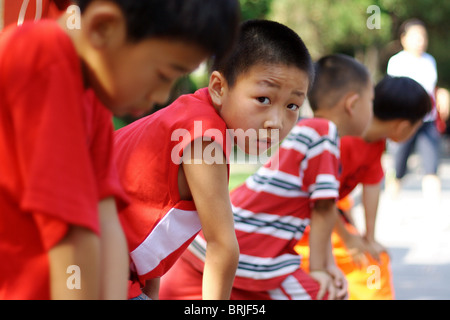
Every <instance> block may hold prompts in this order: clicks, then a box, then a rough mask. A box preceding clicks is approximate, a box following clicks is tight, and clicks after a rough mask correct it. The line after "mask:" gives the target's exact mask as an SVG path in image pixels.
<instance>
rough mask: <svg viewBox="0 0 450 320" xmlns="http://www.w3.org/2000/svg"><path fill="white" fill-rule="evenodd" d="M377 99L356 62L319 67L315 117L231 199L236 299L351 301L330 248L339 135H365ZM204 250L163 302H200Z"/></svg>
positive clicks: (195, 251)
mask: <svg viewBox="0 0 450 320" xmlns="http://www.w3.org/2000/svg"><path fill="white" fill-rule="evenodd" d="M324 92H326V93H327V94H326V95H325V94H324ZM372 98H373V86H372V82H371V80H370V77H369V73H368V71H367V69H366V68H365V67H364V66H363V65H361V64H360V63H358V62H357V61H356V60H354V59H352V58H350V57H347V56H343V55H332V56H328V57H324V58H323V59H321V60H320V61H319V62H318V63H317V64H316V80H315V82H314V85H313V86H312V89H311V92H310V94H309V100H310V104H311V107H312V109H313V110H314V111H315V116H316V117H315V118H313V119H303V120H300V121H299V122H298V123H297V125H296V126H295V127H294V128H293V130H292V131H291V132H290V134H289V135H288V137H287V138H286V139H285V140H284V141H283V143H282V144H281V147H280V149H279V151H278V153H277V154H275V155H274V156H273V157H272V158H271V160H270V161H269V162H268V163H267V164H266V165H264V166H263V167H261V168H260V169H259V170H258V171H257V172H256V173H255V174H253V175H252V176H251V177H249V178H248V179H247V180H246V182H245V183H244V184H243V185H241V186H239V187H238V188H236V189H234V190H233V191H232V192H231V202H232V205H233V213H234V222H235V228H236V235H237V239H238V242H239V247H240V252H241V254H240V257H239V265H238V268H237V272H236V280H235V282H234V284H233V290H232V293H231V298H232V299H274V300H278V299H280V300H281V299H321V298H323V297H328V298H329V299H342V298H344V297H345V296H346V291H347V289H346V288H347V287H346V282H345V279H344V277H343V275H342V274H341V273H340V272H339V270H338V269H337V267H336V265H335V263H334V259H333V257H332V254H331V243H330V235H331V230H332V228H333V225H334V223H335V220H336V218H337V208H336V205H335V200H336V199H337V198H338V187H339V182H338V176H339V134H341V135H361V134H362V133H363V132H364V130H365V129H366V127H367V124H368V123H369V121H370V118H371V115H372ZM338 133H339V134H338ZM309 224H311V237H310V246H311V252H312V254H311V257H310V266H311V267H310V273H309V274H308V273H307V272H305V271H303V270H302V269H300V256H299V255H298V254H296V253H295V251H294V246H295V244H296V243H297V241H298V240H299V239H300V238H301V237H302V235H303V232H304V230H305V228H306V226H308V225H309ZM204 250H205V241H204V239H203V238H202V237H200V236H199V237H197V238H196V239H195V240H194V242H193V243H192V245H191V246H190V247H189V250H188V251H187V252H186V254H185V255H184V256H183V257H182V259H180V260H179V262H178V263H177V265H176V266H174V268H173V271H172V270H171V272H170V273H168V274H167V277H165V278H164V279H163V282H162V283H163V288H162V289H164V291H165V295H164V298H168V299H196V298H198V295H199V292H201V290H200V289H201V288H200V287H199V285H198V283H199V282H198V277H199V274H201V272H202V265H203V261H204ZM175 283H177V285H176V286H175ZM326 293H327V295H326Z"/></svg>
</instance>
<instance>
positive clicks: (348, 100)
mask: <svg viewBox="0 0 450 320" xmlns="http://www.w3.org/2000/svg"><path fill="white" fill-rule="evenodd" d="M359 97H360V96H359V93H357V92H354V91H352V92H349V93H347V94H346V95H345V96H344V109H345V112H347V113H348V114H349V115H350V116H353V114H354V109H355V108H354V107H355V103H356V101H358V99H359Z"/></svg>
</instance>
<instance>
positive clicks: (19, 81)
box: [0, 0, 239, 299]
mask: <svg viewBox="0 0 450 320" xmlns="http://www.w3.org/2000/svg"><path fill="white" fill-rule="evenodd" d="M77 4H78V5H79V7H80V11H81V29H77V28H75V29H71V28H68V26H67V23H66V21H67V18H68V16H67V15H65V16H62V17H61V19H59V21H44V20H42V21H39V22H31V23H30V22H25V23H24V24H23V25H22V26H20V27H15V26H11V27H9V28H6V29H5V30H3V31H2V33H1V34H0V88H1V95H0V163H1V164H2V174H1V175H0V208H1V210H0V243H1V244H0V259H1V261H2V263H1V264H0V299H49V298H53V299H71V298H79V299H97V298H113V299H120V298H126V293H127V284H128V275H129V272H128V270H129V259H128V255H127V253H128V251H127V244H126V239H125V236H124V233H123V230H122V229H121V225H120V222H119V220H118V216H117V208H116V201H117V202H118V203H119V204H122V205H121V207H123V204H125V203H126V202H127V197H126V196H125V195H124V192H123V190H122V188H121V186H120V183H119V180H118V178H117V172H116V171H115V166H114V164H113V159H112V158H113V157H112V153H113V128H112V123H111V116H112V113H114V114H116V115H123V114H125V113H143V112H146V111H148V109H150V108H151V106H152V104H153V103H155V102H161V103H162V102H164V101H165V99H166V97H167V96H168V95H169V91H170V87H171V86H172V84H173V82H174V81H175V79H176V78H178V77H179V76H181V75H182V74H184V73H186V72H189V71H192V70H194V69H195V68H196V67H197V66H198V65H199V64H200V63H201V62H202V61H203V60H204V59H206V58H207V57H208V56H209V55H217V56H221V55H223V54H224V53H225V52H226V51H227V49H228V48H229V47H231V45H232V43H233V42H234V37H235V32H234V30H237V27H238V19H239V10H238V2H237V1H230V0H222V1H217V0H211V1H204V0H153V1H141V0H109V1H96V0H79V1H77ZM105 106H106V108H105ZM108 109H109V110H108ZM71 266H77V267H78V269H76V270H79V272H78V273H77V274H74V276H75V277H77V276H78V278H79V279H78V280H77V285H75V289H74V288H71V286H68V285H67V281H68V278H69V277H70V274H68V273H67V272H68V271H70V270H71V269H70V270H69V267H71ZM78 285H79V286H80V287H78ZM78 288H79V289H78Z"/></svg>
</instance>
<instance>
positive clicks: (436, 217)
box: [354, 159, 450, 300]
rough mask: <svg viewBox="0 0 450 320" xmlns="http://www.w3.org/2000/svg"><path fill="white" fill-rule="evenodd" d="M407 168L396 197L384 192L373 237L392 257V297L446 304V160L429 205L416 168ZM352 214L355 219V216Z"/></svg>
mask: <svg viewBox="0 0 450 320" xmlns="http://www.w3.org/2000/svg"><path fill="white" fill-rule="evenodd" d="M387 160H388V161H389V159H387ZM413 160H414V159H413ZM413 162H414V161H413ZM411 169H412V173H410V174H408V175H407V176H406V177H405V180H404V185H403V187H402V190H401V191H400V193H399V194H398V196H397V197H396V198H392V197H391V196H390V195H388V194H387V193H386V192H384V191H383V194H382V196H381V199H380V206H379V211H378V219H377V225H376V237H377V239H378V241H379V242H380V243H382V244H383V245H385V246H386V247H387V248H388V250H389V253H390V255H391V258H392V272H393V281H394V287H395V290H396V298H397V299H406V300H410V299H426V300H428V299H439V300H440V299H445V300H447V299H450V159H443V161H442V164H441V166H440V169H439V175H440V177H441V181H442V195H441V199H440V201H438V202H437V203H434V204H433V203H430V202H429V201H426V200H425V199H424V197H423V196H422V192H421V177H422V175H421V174H420V170H419V169H418V166H416V167H414V166H413V167H412V168H411ZM354 214H355V216H356V220H358V219H357V218H358V212H357V211H356V212H355V213H354ZM359 216H360V217H361V216H362V212H360V213H359ZM361 223H362V220H359V223H358V222H357V224H359V226H360V227H361V225H362V224H361Z"/></svg>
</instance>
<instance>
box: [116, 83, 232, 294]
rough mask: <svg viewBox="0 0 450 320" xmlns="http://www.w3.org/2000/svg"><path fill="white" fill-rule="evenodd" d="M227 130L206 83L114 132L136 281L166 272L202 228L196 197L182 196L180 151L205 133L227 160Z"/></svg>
mask: <svg viewBox="0 0 450 320" xmlns="http://www.w3.org/2000/svg"><path fill="white" fill-rule="evenodd" d="M226 129H227V127H226V124H225V122H224V120H223V119H222V118H221V117H220V116H219V115H218V113H217V112H216V110H215V109H214V107H213V105H212V102H211V98H210V96H209V93H208V90H207V88H204V89H200V90H198V91H197V92H196V93H195V94H190V95H183V96H181V97H180V98H178V99H177V100H176V101H175V102H174V103H173V104H171V105H170V106H168V107H166V108H164V109H162V110H160V111H158V112H156V113H154V114H152V115H150V116H148V117H145V118H142V119H140V120H138V121H136V122H134V123H132V124H130V125H128V126H126V127H124V128H122V129H120V130H118V131H116V134H115V139H114V142H115V148H116V162H117V166H118V169H119V174H120V178H121V180H122V183H123V185H124V187H125V189H126V190H127V192H128V194H129V195H130V198H131V201H130V202H131V203H130V205H129V206H128V207H127V208H126V209H125V210H123V211H122V212H121V213H120V219H121V222H122V226H123V228H124V230H125V234H126V236H127V240H128V246H129V250H130V257H131V262H132V271H134V272H133V275H136V276H137V277H138V278H139V280H140V282H144V280H148V279H152V278H155V277H160V276H162V275H163V274H165V273H166V272H167V270H168V269H169V268H170V267H171V266H172V265H173V263H174V262H175V261H176V260H177V259H178V257H179V256H180V255H181V253H182V252H183V251H184V250H185V249H186V247H187V246H188V245H189V244H190V243H191V242H192V240H193V238H194V237H195V236H196V235H197V233H198V232H199V231H200V229H201V224H200V219H199V217H198V213H197V210H196V208H195V204H194V201H185V200H181V199H180V195H179V191H178V170H179V167H180V163H181V156H182V154H183V152H184V150H185V148H186V147H188V146H189V145H190V144H191V142H193V141H199V140H197V139H199V138H203V139H204V141H211V140H214V141H215V142H216V143H217V144H218V145H219V146H220V148H221V150H217V151H218V152H217V153H216V154H218V155H220V158H221V159H222V154H224V155H225V157H227V159H228V155H229V153H230V149H229V147H230V143H231V142H230V141H229V135H228V132H227V131H226ZM199 146H200V148H201V142H200V144H199ZM195 149H196V144H195V143H194V152H197V151H196V150H195ZM200 152H201V149H200ZM204 155H205V153H204ZM136 284H138V282H137V281H136V282H135V285H136ZM135 285H133V286H132V288H131V291H130V297H132V296H133V294H135V293H136V291H135Z"/></svg>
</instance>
